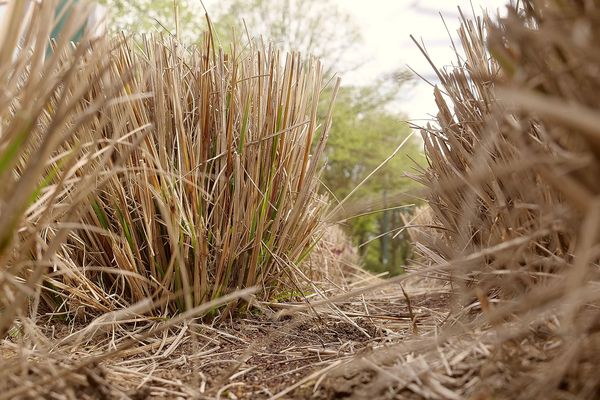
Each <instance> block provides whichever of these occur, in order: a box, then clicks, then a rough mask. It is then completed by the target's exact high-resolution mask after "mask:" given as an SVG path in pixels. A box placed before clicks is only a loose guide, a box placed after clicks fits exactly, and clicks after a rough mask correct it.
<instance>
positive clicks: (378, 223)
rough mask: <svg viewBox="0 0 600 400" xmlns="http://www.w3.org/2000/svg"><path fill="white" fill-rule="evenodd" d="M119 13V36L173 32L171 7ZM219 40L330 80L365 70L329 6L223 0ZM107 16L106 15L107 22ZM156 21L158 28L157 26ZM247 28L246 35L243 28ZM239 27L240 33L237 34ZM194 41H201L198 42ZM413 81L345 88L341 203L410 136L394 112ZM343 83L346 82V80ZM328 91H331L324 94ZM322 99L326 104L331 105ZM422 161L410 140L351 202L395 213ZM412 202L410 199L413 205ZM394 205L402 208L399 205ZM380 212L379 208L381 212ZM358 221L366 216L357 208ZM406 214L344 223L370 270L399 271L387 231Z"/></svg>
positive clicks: (161, 1)
mask: <svg viewBox="0 0 600 400" xmlns="http://www.w3.org/2000/svg"><path fill="white" fill-rule="evenodd" d="M105 2H107V3H109V4H110V5H111V6H112V7H114V9H113V10H112V12H111V13H110V15H112V16H114V15H115V14H118V17H111V18H115V19H114V20H113V22H112V25H113V27H114V28H116V29H125V30H128V31H140V30H141V31H145V32H147V31H152V30H156V29H158V30H161V29H167V30H168V31H169V32H171V33H174V30H175V22H174V21H175V17H174V6H173V5H174V2H173V1H172V0H154V1H149V0H135V1H127V2H126V1H124V0H105ZM175 3H179V15H178V16H179V25H180V31H181V34H182V37H183V38H184V39H185V38H187V40H192V41H193V40H194V35H197V34H198V33H199V32H201V31H202V28H203V26H204V24H205V19H204V16H203V13H204V11H203V10H202V9H201V8H200V7H199V6H198V3H194V4H195V8H191V4H189V2H187V1H179V2H175ZM207 3H208V7H209V11H210V12H214V14H212V15H211V18H212V22H213V25H214V27H215V29H216V32H217V35H218V37H219V39H220V41H221V43H222V44H223V45H224V47H225V50H227V45H226V44H227V43H230V42H231V41H232V40H233V39H241V40H242V41H245V40H246V39H247V35H250V36H251V38H252V39H259V40H260V39H261V38H262V39H263V40H264V41H265V42H267V43H268V42H273V43H275V44H276V45H277V46H278V47H279V48H281V49H282V50H298V51H301V52H303V53H305V54H311V55H314V56H316V57H319V58H320V59H321V60H323V63H324V66H325V68H326V72H327V75H328V76H331V75H333V74H334V73H342V75H343V73H345V72H349V71H350V70H354V69H356V68H359V67H360V62H357V61H356V60H357V59H358V57H356V54H361V52H363V51H362V48H361V46H362V42H361V34H360V31H359V30H358V28H357V25H356V24H355V23H354V21H353V20H352V18H351V17H350V16H349V15H348V14H347V13H345V12H344V11H343V10H341V9H339V8H338V7H337V5H336V4H334V3H333V2H332V1H331V0H281V1H276V2H274V1H267V0H223V1H221V2H219V3H218V4H215V6H216V7H215V8H211V3H210V2H207ZM110 15H109V16H110ZM157 21H160V23H159V22H157ZM242 21H243V22H244V23H245V26H246V27H247V31H246V29H245V28H244V25H243V24H242ZM234 27H235V29H234ZM196 38H197V37H196ZM409 80H410V76H409V75H408V74H406V73H405V72H401V73H394V74H389V75H387V76H382V77H380V78H379V79H378V80H376V81H375V82H374V83H373V84H371V85H368V86H360V87H355V86H343V87H342V90H341V92H340V94H339V95H338V100H337V102H336V107H335V109H334V116H333V126H332V129H331V131H330V137H329V149H328V151H327V159H328V162H327V165H326V168H325V173H324V176H323V183H324V186H326V187H327V190H328V191H329V192H330V193H331V194H332V195H333V196H334V197H335V198H336V199H342V198H344V197H345V196H346V195H347V194H348V193H350V192H351V191H352V190H353V189H354V188H355V187H356V185H358V184H359V183H360V182H361V181H362V180H363V178H364V177H365V176H367V175H368V174H369V173H370V172H371V171H373V170H374V169H375V168H376V167H377V166H378V165H379V164H380V163H381V162H382V161H383V160H385V159H386V158H387V157H388V156H389V155H390V153H391V152H392V151H393V150H394V149H395V148H396V147H397V146H398V145H399V144H400V143H401V142H402V141H403V140H404V138H406V136H407V135H409V134H410V128H409V126H408V125H407V123H406V122H404V121H403V117H402V115H400V114H399V113H397V112H392V111H390V110H391V109H393V108H394V101H395V99H396V96H397V95H398V93H399V92H400V91H401V90H402V86H403V85H405V84H406V83H407V82H408V81H409ZM342 83H343V81H342ZM325 91H327V89H325ZM327 97H328V96H327V95H326V93H325V96H323V102H324V104H326V103H327V101H328V98H327ZM413 160H415V161H417V162H422V161H423V156H422V152H421V150H420V143H419V142H418V139H416V138H415V139H414V140H411V141H409V142H408V143H407V144H406V146H405V147H404V148H403V150H402V151H401V152H400V153H399V154H398V155H397V156H396V157H395V158H393V159H392V160H391V161H390V162H388V163H387V164H386V166H384V167H383V168H382V169H381V170H380V171H379V172H378V173H377V174H376V175H374V176H373V177H372V178H371V179H370V180H369V181H368V182H367V183H366V184H365V185H363V186H362V187H361V189H360V190H358V191H357V192H356V193H355V194H354V195H353V196H352V199H351V201H350V202H349V203H351V204H354V205H356V204H365V206H364V208H365V209H366V208H368V207H371V208H372V206H367V205H372V204H377V207H379V208H386V207H389V206H391V205H392V204H391V202H387V201H386V199H387V198H388V197H391V196H389V195H391V194H394V193H397V192H400V191H405V190H410V189H411V188H412V187H414V186H415V183H414V182H413V181H411V180H410V179H408V178H406V177H405V176H404V175H403V171H406V170H410V169H411V167H412V166H413V164H414V161H413ZM412 201H414V200H413V199H407V202H412ZM394 205H397V204H396V203H394ZM377 207H375V208H377ZM352 208H353V209H356V214H361V213H363V212H364V211H365V210H364V209H363V210H360V207H358V208H357V207H356V206H354V207H352ZM401 212H403V211H402V209H395V210H391V211H387V212H379V213H372V214H368V215H364V216H360V217H354V218H349V219H347V220H345V221H344V222H343V225H344V226H345V227H346V230H347V232H348V233H349V234H350V235H351V237H352V239H353V241H354V243H355V244H356V245H357V246H360V247H359V251H360V253H361V254H362V255H363V260H364V263H365V265H366V266H367V267H368V268H369V269H371V270H376V271H383V270H388V271H391V272H392V273H395V272H399V266H400V265H402V264H403V263H404V261H405V258H406V256H407V250H408V243H407V240H406V238H405V237H404V235H399V236H398V237H396V238H395V239H392V237H393V235H394V232H395V231H393V232H391V233H390V234H387V235H385V234H384V233H385V232H387V231H391V230H392V229H393V228H398V227H400V226H401V225H402V219H401V218H400V213H401Z"/></svg>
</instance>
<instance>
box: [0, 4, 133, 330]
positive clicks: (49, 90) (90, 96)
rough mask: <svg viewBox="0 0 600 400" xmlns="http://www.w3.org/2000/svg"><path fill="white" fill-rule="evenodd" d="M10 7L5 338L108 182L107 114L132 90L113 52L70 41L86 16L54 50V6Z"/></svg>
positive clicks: (2, 134) (3, 50)
mask: <svg viewBox="0 0 600 400" xmlns="http://www.w3.org/2000/svg"><path fill="white" fill-rule="evenodd" d="M29 6H30V4H29V2H25V1H22V2H11V4H10V5H9V6H7V11H6V15H5V16H6V19H5V21H3V24H2V25H0V26H1V27H2V28H3V30H4V32H3V33H2V34H1V35H0V38H1V39H0V87H2V90H1V91H0V181H1V182H2V190H1V191H0V312H1V314H0V337H4V336H5V335H6V333H7V332H8V330H9V329H10V328H11V326H12V324H13V322H14V320H15V319H16V318H22V317H25V316H27V315H29V311H30V309H35V308H36V307H37V305H38V299H39V298H38V297H37V296H38V295H39V292H40V289H41V285H40V284H41V281H42V279H43V278H44V277H45V275H46V274H48V273H52V274H55V275H60V274H62V273H63V269H62V266H61V262H60V261H59V260H58V259H57V258H56V253H57V252H58V251H59V250H60V246H61V244H62V243H63V242H64V241H65V239H66V236H67V235H68V233H69V231H70V229H71V228H72V227H73V225H74V223H77V221H78V218H79V215H78V212H79V211H80V206H82V203H83V204H84V205H85V203H86V202H85V200H86V197H87V196H88V195H89V193H90V192H91V191H92V190H93V189H94V188H95V187H96V186H97V185H98V184H100V183H101V181H102V179H103V176H106V175H107V174H110V172H109V171H104V170H102V167H103V165H104V164H105V163H106V161H107V160H108V159H109V157H111V153H112V150H111V149H112V146H111V144H110V142H111V141H112V140H113V139H114V137H113V136H112V135H115V136H118V135H119V134H120V132H122V131H123V129H121V130H113V131H112V132H111V136H107V137H106V138H105V140H104V141H103V144H102V145H101V144H100V143H101V141H100V134H99V133H100V132H101V130H102V129H103V127H104V126H105V125H106V124H107V123H108V119H107V118H106V117H103V116H102V115H101V114H100V111H101V110H103V109H106V108H107V107H108V105H109V101H110V100H111V99H112V98H114V97H115V95H116V94H117V92H118V90H120V88H121V87H122V86H123V77H115V76H112V77H111V76H109V74H107V69H108V67H109V65H108V63H107V61H106V59H105V57H104V55H105V54H106V50H107V49H105V48H101V47H102V46H101V44H100V43H96V44H95V45H94V46H97V48H92V47H90V46H92V44H91V43H90V40H89V38H84V39H83V40H82V41H81V43H80V44H79V45H78V46H73V45H72V44H70V43H69V40H70V37H72V36H73V35H74V34H75V32H77V31H78V30H79V29H80V27H81V26H82V23H83V22H84V21H85V19H84V18H82V16H83V15H86V11H85V9H84V8H83V7H79V8H77V9H76V10H77V12H74V13H72V14H71V15H70V16H68V17H64V28H63V33H62V35H61V36H60V37H59V38H58V39H57V40H56V42H54V44H53V45H52V47H53V51H51V50H50V47H49V46H50V41H49V37H50V32H51V30H52V28H53V26H54V24H53V23H52V21H56V20H58V18H60V17H61V16H60V15H59V16H55V8H54V6H55V4H54V2H41V3H39V4H38V3H35V4H31V8H29Z"/></svg>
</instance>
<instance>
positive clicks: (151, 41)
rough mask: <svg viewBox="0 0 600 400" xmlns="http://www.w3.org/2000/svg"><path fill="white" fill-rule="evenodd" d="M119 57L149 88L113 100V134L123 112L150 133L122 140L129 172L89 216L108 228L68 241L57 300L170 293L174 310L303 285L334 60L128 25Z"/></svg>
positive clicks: (83, 304)
mask: <svg viewBox="0 0 600 400" xmlns="http://www.w3.org/2000/svg"><path fill="white" fill-rule="evenodd" d="M110 68H111V73H112V75H114V76H119V75H121V74H123V73H126V72H127V71H130V72H131V75H132V78H131V80H130V81H129V83H128V86H127V88H126V91H125V93H124V94H125V95H127V96H130V95H132V94H137V96H138V98H137V99H136V100H135V101H131V102H127V103H122V104H119V105H118V107H113V108H111V109H110V111H109V112H108V114H107V118H108V120H109V121H114V123H112V122H109V124H107V126H105V127H104V128H103V135H105V136H111V135H112V134H113V132H115V131H118V130H119V129H120V124H122V123H124V124H125V126H126V127H127V129H128V130H129V131H130V132H132V133H134V132H140V131H147V132H148V133H147V134H146V135H145V136H144V138H143V140H141V141H140V143H139V146H137V147H135V148H134V149H131V148H130V146H131V145H130V143H129V142H126V143H122V144H118V145H117V153H119V154H121V153H123V152H127V151H130V153H129V155H128V156H127V157H126V159H125V161H124V163H123V168H122V173H120V174H119V175H115V176H114V177H112V178H111V179H110V181H109V182H107V184H106V185H104V186H103V187H102V188H101V190H100V191H99V192H98V193H97V194H96V195H94V196H92V197H90V198H89V199H88V207H87V209H86V211H85V213H83V214H82V216H81V223H82V224H84V225H86V226H92V227H95V229H80V230H78V231H77V234H76V235H75V236H73V237H72V238H71V239H70V240H69V242H68V244H67V245H65V246H64V247H63V251H62V252H61V257H62V259H63V262H64V263H65V265H68V266H69V267H68V269H69V273H68V274H65V275H63V276H60V277H56V278H51V279H49V280H48V282H49V285H50V286H51V287H52V288H53V291H54V293H55V294H56V295H55V296H54V297H53V298H48V302H49V303H50V305H51V307H52V308H53V309H55V310H57V311H64V312H72V311H77V312H78V313H79V314H81V315H83V314H82V313H85V312H88V311H89V312H97V311H101V312H106V311H109V310H114V309H117V308H121V307H125V306H128V305H131V304H133V303H135V302H138V301H141V300H143V299H146V298H152V299H163V298H171V299H172V301H170V302H168V305H166V306H165V307H164V308H163V309H161V310H157V313H159V314H161V313H163V312H166V311H170V312H174V311H182V310H185V309H189V308H192V307H193V306H197V305H199V304H202V303H205V302H208V301H210V300H213V299H216V298H218V297H220V296H222V295H224V294H227V293H231V292H233V291H235V290H237V289H240V288H246V287H252V286H258V287H260V288H261V289H262V291H261V293H262V296H264V298H269V297H270V296H272V295H273V293H275V292H276V291H277V290H293V291H298V290H299V287H300V286H303V285H304V283H303V282H301V278H299V277H301V276H303V275H304V274H302V273H298V268H299V265H300V264H301V263H302V262H303V260H304V259H305V258H306V257H307V256H308V254H309V253H310V251H311V249H312V248H313V246H315V244H316V243H317V241H318V239H319V237H320V235H321V234H322V232H323V226H322V223H321V214H322V211H323V209H324V207H325V205H326V202H325V200H324V199H323V198H322V197H321V196H320V195H319V194H318V186H319V181H318V177H319V173H320V164H319V162H320V158H321V155H322V154H323V151H324V146H325V143H326V141H327V135H328V131H329V124H330V120H331V117H330V115H329V116H328V117H327V118H326V119H325V120H323V121H319V120H318V119H317V106H318V102H319V96H320V93H321V91H322V89H323V86H322V85H323V79H322V66H321V64H320V63H319V62H318V61H316V60H313V59H310V60H303V59H302V58H301V57H300V55H299V54H297V53H294V54H288V55H285V56H284V55H282V54H280V53H279V52H278V51H277V50H276V49H274V48H272V47H268V48H267V47H264V46H261V45H251V46H250V47H245V48H239V47H238V46H237V45H233V46H232V48H231V51H229V52H224V51H223V50H221V49H217V48H215V44H214V43H213V40H212V37H211V35H210V34H206V35H205V36H204V38H203V40H202V41H201V42H200V43H199V44H197V45H195V46H189V47H185V46H184V45H183V44H181V43H180V42H178V41H177V40H176V39H175V38H172V37H162V36H148V37H143V38H141V40H136V39H133V38H123V39H122V42H120V43H116V44H115V50H114V51H113V52H112V53H111V56H110ZM336 85H337V84H336ZM330 113H331V109H330ZM110 169H111V167H110V166H109V167H108V170H110ZM108 170H107V171H108ZM282 287H284V288H285V289H282ZM234 306H235V305H233V304H232V305H231V306H230V307H231V308H233V307H234Z"/></svg>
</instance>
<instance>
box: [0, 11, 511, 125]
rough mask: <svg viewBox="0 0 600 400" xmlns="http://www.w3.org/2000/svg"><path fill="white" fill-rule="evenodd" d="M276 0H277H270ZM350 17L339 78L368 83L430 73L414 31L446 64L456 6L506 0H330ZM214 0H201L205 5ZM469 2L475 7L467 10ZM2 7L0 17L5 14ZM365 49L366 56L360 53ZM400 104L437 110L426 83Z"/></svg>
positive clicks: (418, 115)
mask: <svg viewBox="0 0 600 400" xmlns="http://www.w3.org/2000/svg"><path fill="white" fill-rule="evenodd" d="M13 1H22V0H13ZM269 1H280V0H269ZM333 1H334V2H335V3H337V4H338V6H339V7H341V8H342V9H344V10H346V11H347V12H348V13H349V14H350V15H352V16H353V17H354V20H355V22H356V23H357V25H358V26H359V28H360V30H361V33H362V36H363V39H364V46H363V52H362V53H358V54H356V57H357V60H358V61H360V62H361V63H362V62H364V64H363V65H362V67H361V68H359V69H357V70H356V71H353V72H350V73H346V74H345V75H344V76H342V79H343V83H346V84H368V83H371V82H373V81H374V80H375V79H377V77H378V76H381V74H384V73H386V72H390V71H394V70H397V69H398V68H401V67H404V66H406V65H409V66H410V67H412V68H413V69H414V70H415V71H417V72H418V73H419V74H421V75H424V76H427V77H431V76H432V71H431V68H430V67H429V65H428V64H427V62H426V60H425V58H424V57H423V56H422V55H421V53H420V52H419V50H418V49H417V47H416V46H415V45H414V44H413V43H412V41H411V40H410V37H409V36H410V35H411V34H413V35H414V36H415V37H416V38H417V39H419V40H422V41H423V42H424V43H425V45H426V47H427V50H428V52H429V54H430V55H431V57H432V58H433V60H434V61H435V63H436V65H446V64H449V63H450V62H451V61H453V60H454V57H453V53H452V51H451V49H450V38H449V36H448V32H447V31H446V28H445V27H444V24H443V22H442V19H441V17H440V15H439V14H440V13H441V14H442V15H443V16H444V19H445V21H446V24H447V25H448V29H449V31H450V32H451V33H452V35H454V36H455V37H456V30H457V29H458V27H459V22H458V11H457V7H458V6H460V7H461V9H462V10H463V12H464V13H465V14H467V15H472V13H473V10H474V11H475V13H476V14H479V15H481V13H482V12H481V10H482V9H483V8H487V9H488V10H489V11H490V12H491V13H492V14H495V12H496V10H498V9H502V8H503V6H504V4H506V2H507V0H333ZM216 2H218V0H205V4H206V5H207V6H208V7H209V10H210V6H211V4H216ZM471 4H472V5H473V9H472V8H471ZM3 8H4V7H3V6H1V5H0V17H1V16H2V14H3ZM363 53H364V54H363ZM401 98H402V100H401V102H400V103H399V104H397V107H398V109H397V110H395V111H398V112H402V113H404V114H406V115H407V117H408V119H410V120H415V121H417V120H421V119H423V118H428V117H427V116H428V115H429V114H432V113H435V106H434V103H433V100H432V99H433V94H432V89H431V87H430V86H429V85H427V84H426V83H424V82H420V81H419V83H417V84H416V85H415V86H413V87H412V88H408V87H407V88H406V91H405V92H403V93H401Z"/></svg>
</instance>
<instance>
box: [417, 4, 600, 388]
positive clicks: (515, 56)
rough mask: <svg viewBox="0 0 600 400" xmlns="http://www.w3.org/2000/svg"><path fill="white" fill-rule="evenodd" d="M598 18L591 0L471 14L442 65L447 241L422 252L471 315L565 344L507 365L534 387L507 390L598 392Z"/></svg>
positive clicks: (434, 189)
mask: <svg viewBox="0 0 600 400" xmlns="http://www.w3.org/2000/svg"><path fill="white" fill-rule="evenodd" d="M599 20H600V4H599V3H598V2H595V1H587V2H585V1H568V2H562V1H560V2H559V1H535V0H531V1H525V2H524V5H522V7H521V8H520V9H518V10H517V9H515V8H514V7H509V13H508V16H507V17H506V18H503V19H501V20H500V21H499V22H497V23H495V22H494V23H493V22H490V21H489V20H481V19H478V20H476V21H469V20H466V19H465V20H464V23H463V26H462V28H461V29H460V37H461V41H462V50H463V51H464V57H460V56H459V59H458V62H459V64H458V65H459V66H457V67H454V68H450V69H447V70H437V69H436V72H437V73H438V76H439V78H440V80H441V88H440V89H436V91H435V96H436V102H437V105H438V107H439V113H438V116H437V121H436V122H437V124H436V125H437V126H430V127H428V128H427V129H425V130H424V131H423V133H424V134H423V136H424V140H425V149H426V154H427V157H428V160H429V168H428V170H427V173H426V174H425V175H424V176H423V179H422V181H423V183H425V184H426V185H427V186H429V188H430V189H431V190H430V193H431V194H430V198H429V201H430V206H431V208H432V210H433V217H434V221H435V224H439V225H441V226H443V227H444V229H443V230H440V235H441V236H442V237H443V238H444V240H443V241H441V242H440V241H438V242H435V243H434V244H433V245H432V246H430V247H428V248H427V253H428V254H429V256H430V257H433V258H434V261H436V263H437V264H441V265H444V264H445V266H444V268H443V270H444V271H445V274H446V277H447V278H449V279H450V280H451V282H452V285H453V288H454V293H455V294H456V295H457V296H458V297H459V298H461V299H462V300H463V302H464V303H463V304H469V305H470V306H469V307H468V308H467V309H465V311H466V310H473V309H479V310H482V311H483V316H484V317H486V318H484V319H478V320H476V323H477V326H480V327H481V326H487V325H480V323H483V322H484V321H485V323H486V324H487V323H491V324H492V325H494V326H496V328H495V330H494V332H495V333H496V334H498V336H496V338H498V337H499V338H500V339H501V340H502V341H504V340H505V339H512V340H517V341H516V342H514V343H513V344H516V343H518V340H522V338H523V335H525V336H526V335H527V334H530V335H534V337H535V338H536V340H543V341H548V343H549V346H550V343H552V344H551V346H552V348H555V347H556V343H560V346H561V347H560V349H561V351H559V352H555V353H552V354H553V357H551V359H550V360H547V361H544V362H537V363H533V364H532V363H522V364H520V365H517V366H515V365H513V367H515V368H521V369H520V370H519V371H520V374H521V375H522V374H525V375H526V376H527V377H528V378H527V381H528V384H527V385H524V386H523V387H518V386H517V385H515V387H514V388H513V389H514V390H510V389H509V390H508V392H507V391H506V389H507V388H506V385H501V386H503V388H504V389H503V392H502V393H500V392H498V393H497V394H498V395H500V396H508V397H509V398H533V397H539V396H542V397H544V398H549V397H547V396H550V397H552V398H565V397H561V396H573V395H575V396H577V398H590V399H591V398H597V396H599V395H600V379H599V378H598V376H597V374H596V375H595V376H594V375H593V374H590V366H591V365H594V364H596V365H597V364H598V363H599V362H600V346H599V345H598V343H599V337H600V336H599V335H600V324H599V323H598V321H600V313H599V312H598V306H600V290H599V289H600V286H599V281H600V273H599V272H600V270H599V268H598V259H599V253H598V242H599V239H600V237H599V234H600V232H599V231H600V228H599V227H600V202H599V197H598V194H599V193H600V187H599V186H598V179H597V177H598V172H599V166H600V165H599V163H600V128H599V127H600V119H599V118H598V116H597V114H598V112H597V109H598V93H600V73H599V72H598V71H599V70H598V65H599V61H600V58H599V55H600V51H599V50H598V47H597V43H598V42H599V41H600V25H599V24H598V21H599ZM457 54H458V53H457ZM462 313H464V311H463V312H462ZM459 316H460V315H457V317H459ZM477 321H479V322H477ZM513 322H517V324H516V325H515V324H513ZM470 326H473V325H470ZM532 327H536V328H535V330H534V331H531V332H530V331H529V330H528V329H529V328H532ZM541 327H543V329H542V328H541ZM540 329H541V330H543V331H544V332H546V333H545V334H544V335H539V334H538V333H539V331H540ZM532 332H533V333H532ZM517 347H518V346H517ZM502 349H503V347H501V348H500V349H499V350H497V351H499V352H500V351H503V350H502ZM509 358H510V357H509ZM512 372H513V373H514V371H512ZM500 375H501V374H500ZM482 379H483V378H482Z"/></svg>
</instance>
